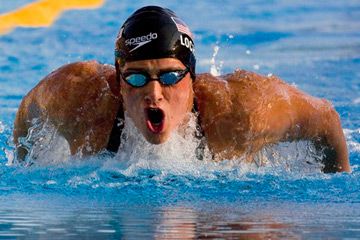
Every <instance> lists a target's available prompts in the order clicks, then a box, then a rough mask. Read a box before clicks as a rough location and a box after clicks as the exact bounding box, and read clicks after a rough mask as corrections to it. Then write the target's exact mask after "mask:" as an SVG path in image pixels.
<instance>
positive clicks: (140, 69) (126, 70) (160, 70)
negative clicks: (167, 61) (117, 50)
mask: <svg viewBox="0 0 360 240" xmlns="http://www.w3.org/2000/svg"><path fill="white" fill-rule="evenodd" d="M185 69H186V68H185ZM185 69H182V67H167V68H162V69H158V71H157V72H170V71H183V70H185ZM124 72H149V71H148V69H146V68H142V67H129V68H126V69H125V70H124Z"/></svg>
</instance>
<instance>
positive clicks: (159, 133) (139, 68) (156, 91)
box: [120, 58, 193, 144]
mask: <svg viewBox="0 0 360 240" xmlns="http://www.w3.org/2000/svg"><path fill="white" fill-rule="evenodd" d="M184 69H185V66H184V65H183V64H182V63H181V62H180V61H179V60H177V59H174V58H164V59H154V60H143V61H134V62H128V63H126V64H125V65H124V66H123V67H121V72H122V73H126V72H129V71H130V72H147V73H148V74H149V75H150V76H151V78H152V79H157V78H158V75H159V73H160V72H165V71H176V70H184ZM120 85H121V87H120V89H121V96H122V99H123V107H124V109H125V111H126V113H127V114H128V116H129V117H131V118H132V120H133V122H134V123H135V126H136V127H137V128H138V129H139V130H140V131H141V133H142V134H143V135H144V137H145V138H146V140H147V141H148V142H150V143H153V144H160V143H164V142H165V141H166V140H167V139H168V138H169V136H170V134H171V133H172V132H173V131H176V130H177V128H178V127H179V126H181V125H183V124H185V123H186V120H187V118H188V116H189V112H190V111H191V109H192V104H193V89H192V79H191V77H190V74H189V73H187V74H186V75H185V77H184V78H183V79H182V80H181V81H179V82H178V83H176V84H174V85H171V86H165V85H162V84H161V83H160V82H159V81H157V80H153V81H150V82H149V83H147V84H146V85H145V86H143V87H140V88H135V87H132V86H130V85H129V84H127V83H126V82H125V81H124V80H123V79H122V80H121V82H120ZM149 108H151V109H157V110H159V111H162V113H163V115H164V116H163V120H162V122H161V124H159V127H158V128H156V127H152V125H153V124H152V123H151V121H150V119H149V116H148V115H149V114H148V109H149Z"/></svg>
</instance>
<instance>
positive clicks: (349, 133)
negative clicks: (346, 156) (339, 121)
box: [344, 128, 360, 153]
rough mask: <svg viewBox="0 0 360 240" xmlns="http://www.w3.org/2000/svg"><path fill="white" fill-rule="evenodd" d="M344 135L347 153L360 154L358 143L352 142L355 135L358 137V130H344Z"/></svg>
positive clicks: (359, 131) (359, 132) (359, 130)
mask: <svg viewBox="0 0 360 240" xmlns="http://www.w3.org/2000/svg"><path fill="white" fill-rule="evenodd" d="M344 135H345V138H346V143H347V146H348V149H349V152H357V153H359V152H360V143H359V142H357V141H356V140H354V136H355V135H360V128H357V129H344Z"/></svg>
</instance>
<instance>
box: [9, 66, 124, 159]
mask: <svg viewBox="0 0 360 240" xmlns="http://www.w3.org/2000/svg"><path fill="white" fill-rule="evenodd" d="M115 75H116V73H115V68H114V67H113V66H111V65H106V64H100V63H98V62H96V61H88V62H76V63H71V64H67V65H64V66H62V67H60V68H58V69H57V70H55V71H53V72H52V73H50V74H49V75H47V76H46V77H45V78H44V79H43V80H41V81H40V82H39V84H38V85H37V86H36V87H34V88H33V89H32V90H31V91H30V92H29V93H28V94H27V95H26V96H25V97H24V99H23V101H22V103H21V104H20V107H19V110H18V112H17V117H16V120H15V129H16V131H17V132H18V133H16V134H15V135H16V136H20V135H23V134H26V131H27V129H28V128H29V127H30V126H29V124H31V121H32V119H41V120H42V121H46V120H49V122H50V123H51V124H52V125H53V126H54V127H56V128H57V129H58V131H59V132H60V133H61V134H62V135H63V136H65V138H66V139H67V140H68V141H69V143H70V146H71V147H72V149H75V150H74V152H76V151H77V150H76V149H77V147H78V146H81V145H80V144H82V143H83V142H84V141H85V140H86V138H88V137H87V136H89V134H92V135H93V138H94V139H93V140H92V139H90V140H88V142H90V144H91V145H93V146H94V147H93V148H94V149H101V148H102V147H104V146H105V145H106V143H107V139H108V137H109V134H110V131H111V129H112V125H113V122H114V119H115V117H116V113H117V111H118V109H119V107H120V106H121V100H120V97H119V93H120V90H119V84H118V83H117V82H116V77H115ZM92 135H91V136H92ZM73 141H77V143H76V144H73V143H72V142H73Z"/></svg>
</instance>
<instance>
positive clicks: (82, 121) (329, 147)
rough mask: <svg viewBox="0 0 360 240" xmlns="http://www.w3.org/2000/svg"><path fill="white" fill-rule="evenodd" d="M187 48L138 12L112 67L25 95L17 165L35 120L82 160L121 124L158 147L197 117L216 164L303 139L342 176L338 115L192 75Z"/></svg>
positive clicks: (268, 84)
mask: <svg viewBox="0 0 360 240" xmlns="http://www.w3.org/2000/svg"><path fill="white" fill-rule="evenodd" d="M194 51H195V47H194V42H193V36H192V33H191V32H190V30H189V28H188V27H187V25H186V24H185V23H184V22H183V21H182V20H181V19H179V18H178V17H177V16H176V15H175V13H173V12H172V11H171V10H169V9H164V8H161V7H154V6H149V7H144V8H141V9H139V10H137V11H136V12H135V13H134V14H133V15H131V16H130V17H129V18H128V19H127V20H126V22H125V23H124V25H123V26H122V27H121V29H120V32H119V34H118V37H117V39H116V43H115V70H114V68H113V67H112V66H109V65H102V64H99V63H97V62H95V61H90V62H78V63H72V64H68V65H65V66H63V67H61V68H59V69H58V70H56V71H54V72H52V73H51V74H49V75H48V76H47V77H45V79H43V80H42V81H41V82H40V83H39V84H38V85H37V86H36V87H35V88H34V89H32V90H31V92H30V93H29V94H28V95H26V96H25V98H24V99H23V101H22V103H21V105H20V107H19V110H18V113H17V115H16V120H15V127H14V141H15V144H16V146H17V152H18V156H19V158H20V159H22V158H24V156H25V155H26V153H27V151H28V149H26V147H24V146H23V145H22V144H21V141H20V139H21V137H25V136H27V134H28V132H29V129H31V130H32V131H34V130H33V129H32V125H33V124H34V122H35V121H41V122H48V123H50V124H51V125H52V126H53V127H55V129H57V131H58V133H59V134H61V135H62V136H63V137H64V138H65V139H66V140H67V142H68V143H69V146H70V151H71V154H77V153H81V154H85V155H89V154H95V153H97V152H99V151H101V150H104V149H108V150H110V151H115V152H116V151H117V150H118V147H119V144H120V139H121V138H120V135H121V132H122V129H123V127H124V124H125V125H126V124H127V122H126V119H127V118H126V117H128V118H129V119H131V120H132V121H133V123H134V125H135V127H136V128H137V129H138V130H139V131H140V132H141V133H142V135H143V136H144V137H145V139H146V140H147V141H148V142H150V143H152V144H162V143H164V142H166V141H167V140H168V139H169V137H170V135H171V134H172V133H173V132H181V131H182V130H183V129H184V128H186V127H187V125H188V123H189V119H190V115H191V114H192V112H196V114H197V117H198V124H199V127H200V128H201V132H202V133H203V135H204V137H205V139H206V143H207V145H208V147H209V149H210V151H211V153H212V154H213V158H214V159H216V160H222V159H232V158H239V157H243V158H242V159H244V161H249V162H251V161H253V157H254V156H255V155H256V154H257V153H258V152H259V151H260V150H261V149H263V148H264V147H267V146H271V145H273V144H276V143H279V142H284V141H298V140H309V141H311V142H312V143H313V144H314V145H315V146H316V148H317V149H322V150H321V151H322V152H323V153H324V157H323V159H322V163H323V164H324V168H323V171H324V172H336V171H348V172H349V171H350V166H349V160H348V152H347V147H346V142H345V138H344V134H343V132H342V128H341V124H340V120H339V116H338V114H337V113H336V111H335V110H334V108H333V107H332V105H331V104H330V103H329V102H327V101H326V100H322V99H317V98H314V97H311V96H309V95H307V94H305V93H303V92H301V91H299V90H298V89H296V88H295V87H293V86H290V85H288V84H286V83H284V82H283V81H281V80H280V79H278V78H276V77H274V76H271V77H264V76H260V75H257V74H255V73H251V72H247V71H243V70H237V71H235V72H234V73H232V74H228V75H225V76H222V77H219V78H217V77H213V76H211V75H209V74H200V75H196V74H195V56H194ZM124 115H125V116H126V117H125V122H124ZM31 134H33V133H31Z"/></svg>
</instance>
